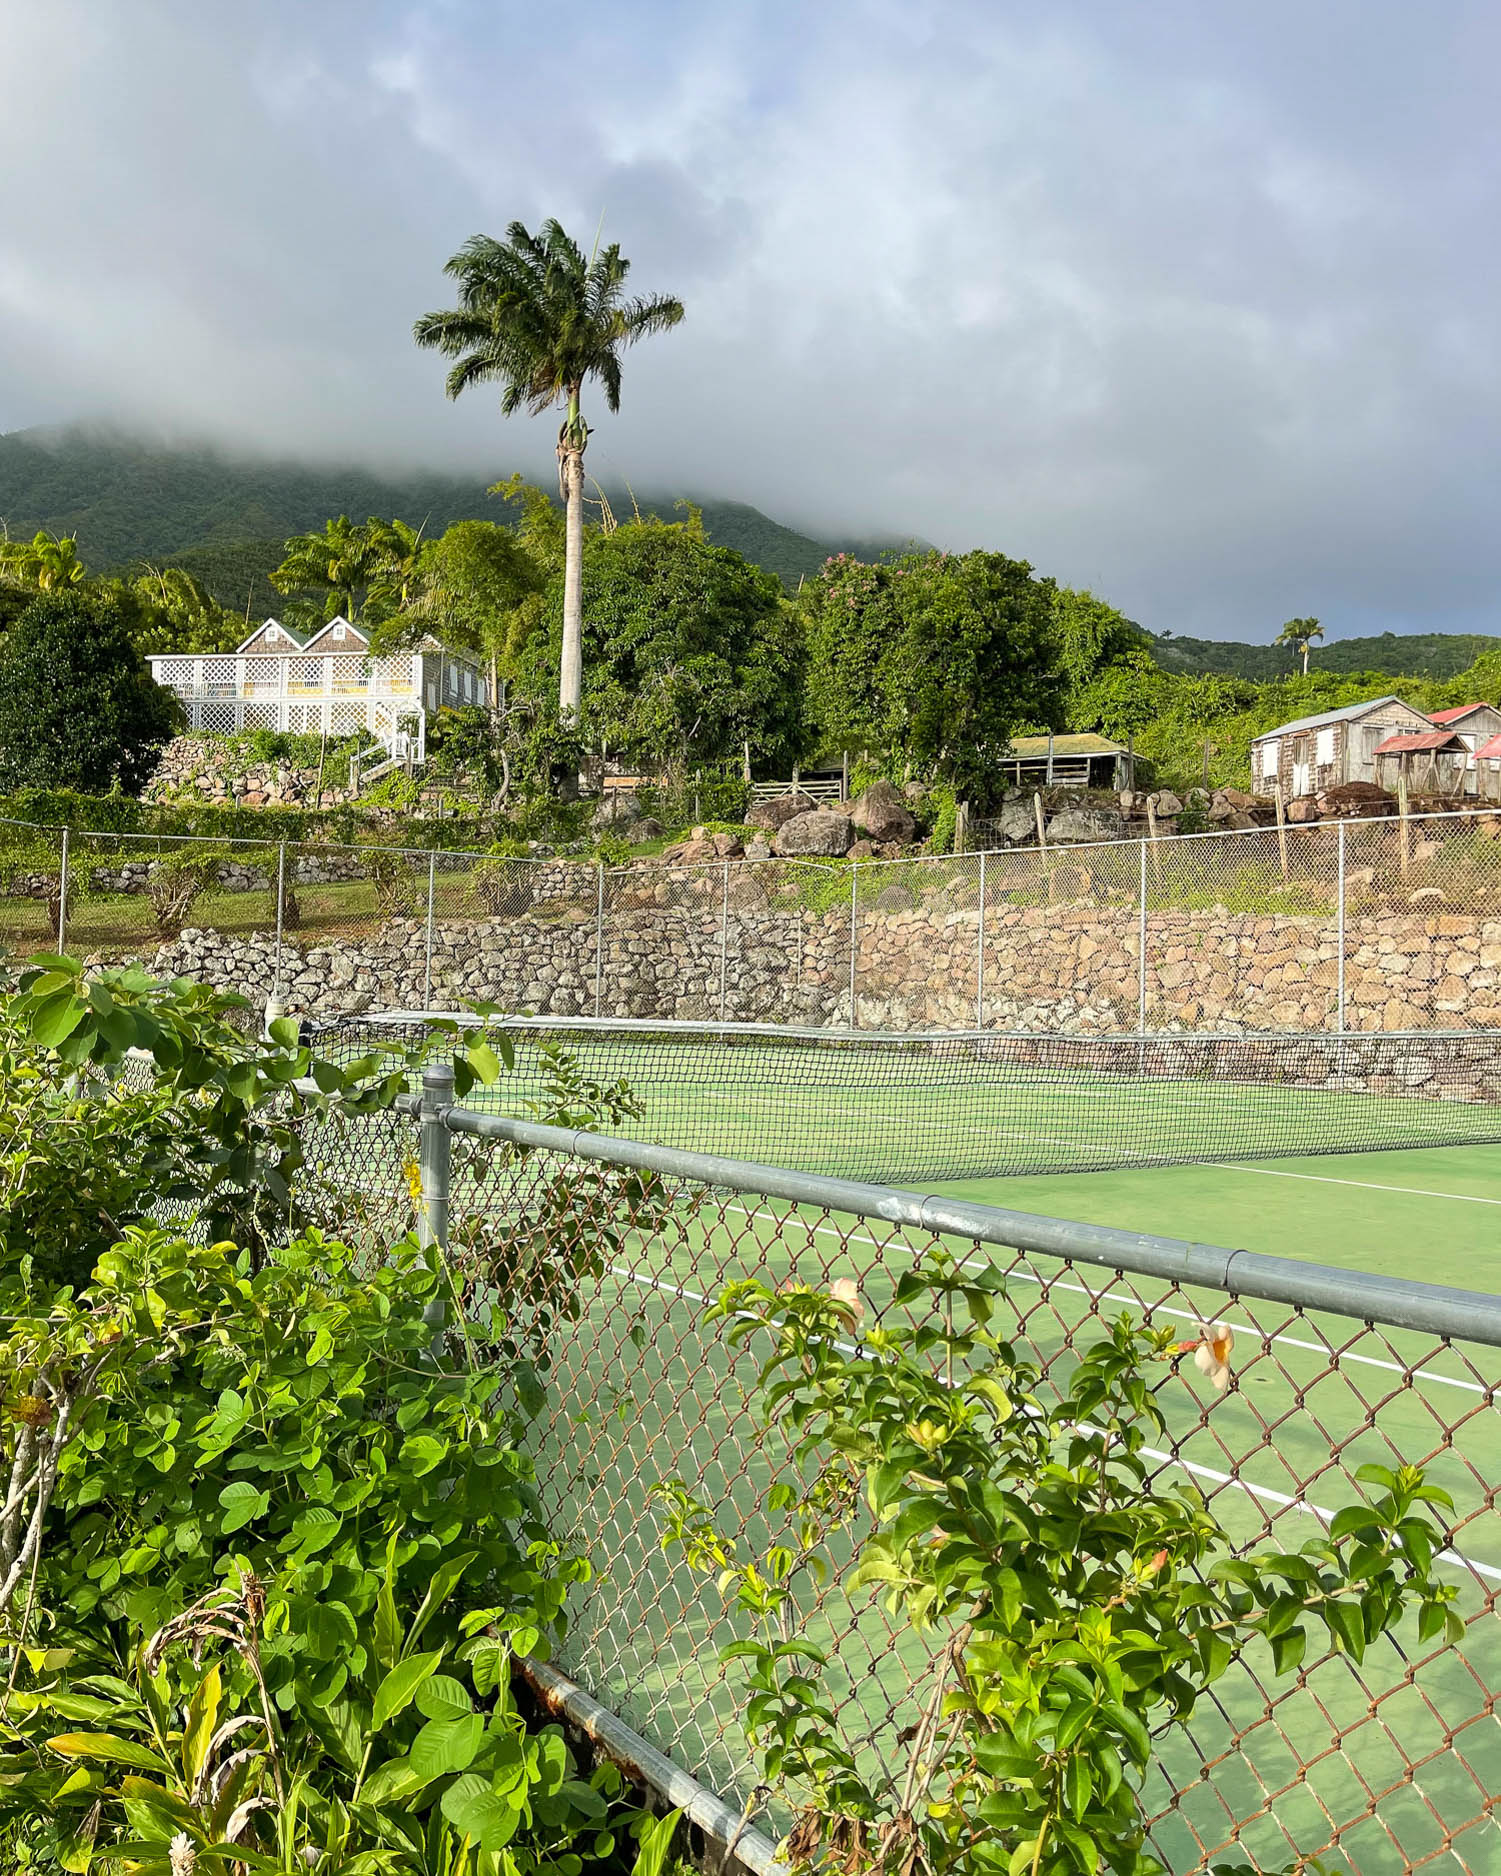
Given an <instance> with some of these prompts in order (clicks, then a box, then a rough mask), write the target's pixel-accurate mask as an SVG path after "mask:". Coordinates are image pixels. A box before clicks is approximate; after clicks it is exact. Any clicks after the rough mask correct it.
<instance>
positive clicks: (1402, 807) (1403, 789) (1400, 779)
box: [1397, 749, 1412, 879]
mask: <svg viewBox="0 0 1501 1876" xmlns="http://www.w3.org/2000/svg"><path fill="white" fill-rule="evenodd" d="M1397 826H1398V830H1399V831H1398V844H1399V851H1400V853H1401V856H1402V876H1403V878H1404V879H1405V878H1406V876H1407V869H1408V866H1409V865H1410V864H1411V860H1412V854H1411V851H1410V849H1409V846H1408V833H1409V829H1408V821H1407V751H1406V750H1405V749H1404V750H1403V751H1402V753H1401V755H1399V756H1398V757H1397Z"/></svg>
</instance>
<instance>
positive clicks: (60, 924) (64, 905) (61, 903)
mask: <svg viewBox="0 0 1501 1876" xmlns="http://www.w3.org/2000/svg"><path fill="white" fill-rule="evenodd" d="M67 946H68V830H67V828H66V827H65V828H64V829H63V852H62V859H61V861H60V862H59V863H58V869H57V949H58V954H59V956H61V955H64V954H65V953H66V951H67Z"/></svg>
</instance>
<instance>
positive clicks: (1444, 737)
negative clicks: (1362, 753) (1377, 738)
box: [1375, 730, 1464, 756]
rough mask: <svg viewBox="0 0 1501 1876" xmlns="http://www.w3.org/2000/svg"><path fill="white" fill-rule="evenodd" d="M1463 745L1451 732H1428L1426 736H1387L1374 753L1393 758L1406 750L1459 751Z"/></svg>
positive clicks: (1378, 744)
mask: <svg viewBox="0 0 1501 1876" xmlns="http://www.w3.org/2000/svg"><path fill="white" fill-rule="evenodd" d="M1463 748H1464V744H1463V743H1462V742H1461V741H1460V740H1459V738H1458V737H1457V736H1456V735H1455V734H1454V732H1453V730H1430V731H1429V732H1428V734H1427V735H1426V736H1388V737H1387V739H1386V741H1385V742H1384V743H1377V745H1376V749H1375V753H1376V754H1377V755H1378V756H1395V755H1400V754H1404V753H1405V752H1406V751H1407V750H1409V749H1411V750H1414V751H1416V750H1419V749H1455V750H1461V749H1463Z"/></svg>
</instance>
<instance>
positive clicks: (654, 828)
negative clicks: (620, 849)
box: [631, 814, 667, 840]
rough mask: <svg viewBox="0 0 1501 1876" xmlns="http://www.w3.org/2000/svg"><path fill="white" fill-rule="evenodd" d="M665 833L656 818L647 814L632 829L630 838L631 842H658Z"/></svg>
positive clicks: (665, 830)
mask: <svg viewBox="0 0 1501 1876" xmlns="http://www.w3.org/2000/svg"><path fill="white" fill-rule="evenodd" d="M666 832H667V829H666V828H665V827H664V826H663V825H662V823H661V822H660V821H659V820H658V819H657V818H656V816H655V815H651V814H648V815H647V816H646V817H645V818H644V819H643V820H640V821H637V822H636V824H635V825H634V827H632V829H631V838H632V840H660V839H661V838H662V836H663V835H664V834H665V833H666Z"/></svg>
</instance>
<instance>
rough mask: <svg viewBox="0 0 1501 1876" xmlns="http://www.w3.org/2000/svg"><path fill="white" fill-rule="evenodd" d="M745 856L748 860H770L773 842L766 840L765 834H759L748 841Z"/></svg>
mask: <svg viewBox="0 0 1501 1876" xmlns="http://www.w3.org/2000/svg"><path fill="white" fill-rule="evenodd" d="M745 857H746V859H747V860H769V859H770V858H771V843H770V842H769V841H768V840H766V839H765V837H764V836H762V835H759V834H758V835H757V836H756V837H755V838H754V839H753V840H751V841H749V842H748V843H747V845H746V849H745Z"/></svg>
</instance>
